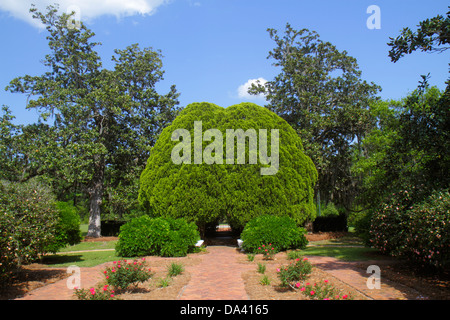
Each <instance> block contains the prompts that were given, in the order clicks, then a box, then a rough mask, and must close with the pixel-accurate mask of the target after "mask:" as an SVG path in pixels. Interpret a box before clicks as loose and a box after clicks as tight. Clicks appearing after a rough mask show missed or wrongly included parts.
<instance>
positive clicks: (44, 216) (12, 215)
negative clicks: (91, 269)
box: [0, 179, 58, 282]
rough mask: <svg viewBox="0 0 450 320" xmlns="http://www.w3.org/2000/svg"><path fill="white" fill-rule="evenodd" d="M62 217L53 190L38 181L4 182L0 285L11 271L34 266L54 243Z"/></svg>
mask: <svg viewBox="0 0 450 320" xmlns="http://www.w3.org/2000/svg"><path fill="white" fill-rule="evenodd" d="M57 223H58V213H57V210H56V208H55V198H54V195H53V194H52V192H51V189H50V188H49V187H48V186H47V185H45V184H42V183H41V182H39V181H38V180H36V179H33V180H29V181H27V182H24V183H12V182H11V183H10V182H6V181H0V230H1V234H0V244H1V246H0V251H1V260H0V271H1V272H0V282H2V281H1V280H3V281H6V280H8V278H9V276H10V275H11V271H12V270H13V269H14V268H15V267H17V266H19V265H22V264H26V263H31V262H34V261H35V260H36V259H38V258H39V257H41V256H42V255H43V254H44V253H46V252H47V249H46V248H47V246H48V245H49V243H51V242H52V241H53V239H54V234H55V231H56V225H57Z"/></svg>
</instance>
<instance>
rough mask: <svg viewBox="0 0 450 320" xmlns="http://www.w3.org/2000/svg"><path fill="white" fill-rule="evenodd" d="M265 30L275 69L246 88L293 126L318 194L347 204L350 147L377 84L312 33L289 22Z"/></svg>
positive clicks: (352, 192) (366, 125)
mask: <svg viewBox="0 0 450 320" xmlns="http://www.w3.org/2000/svg"><path fill="white" fill-rule="evenodd" d="M268 32H269V34H270V37H271V39H272V40H273V41H274V42H275V48H274V49H273V50H272V51H270V52H269V56H268V58H270V59H273V60H274V66H276V67H279V69H280V73H279V74H278V75H277V76H276V77H275V78H274V79H273V80H271V81H268V82H266V83H265V84H264V86H263V85H259V86H253V87H252V89H251V90H250V91H249V93H251V94H259V93H264V94H265V97H266V99H267V101H268V102H269V103H268V105H267V107H268V108H269V109H270V110H272V111H274V112H275V113H276V114H278V115H279V116H281V117H282V118H283V119H285V120H286V121H287V122H288V123H289V124H290V125H291V126H292V127H293V128H294V129H295V130H296V132H297V133H298V135H299V136H300V138H301V140H302V142H303V145H304V148H305V153H306V155H307V156H309V157H310V158H311V159H312V161H313V162H314V164H315V165H316V167H317V170H318V173H319V176H318V184H317V190H318V191H319V192H320V194H321V197H322V199H323V200H326V201H328V200H330V199H333V201H335V203H336V204H337V205H339V206H341V205H345V206H347V207H349V206H350V205H351V203H352V201H353V199H354V197H355V196H356V195H357V191H358V190H357V188H355V185H357V183H358V182H359V181H358V180H357V179H353V177H352V176H351V175H350V169H351V164H352V163H351V150H352V149H353V148H358V142H359V141H360V140H361V139H362V138H363V137H364V135H365V133H366V132H368V130H369V129H370V128H371V126H372V123H371V122H372V121H371V118H370V113H369V110H368V106H369V104H370V102H371V101H373V100H375V99H377V98H376V96H375V95H376V93H377V92H378V91H379V89H380V88H379V87H378V86H376V85H375V84H374V83H367V82H366V81H363V80H362V79H361V71H360V70H359V68H358V64H357V61H356V59H355V58H353V57H351V56H349V55H348V53H347V52H346V51H345V50H344V51H340V50H338V48H337V47H336V46H334V45H333V44H331V43H329V42H326V41H323V40H321V39H320V37H319V35H318V34H317V33H316V32H314V31H310V30H308V29H302V30H295V29H293V28H292V27H291V25H290V24H287V25H286V28H285V32H284V34H282V35H280V34H279V32H278V31H277V30H274V29H268ZM355 141H356V143H355Z"/></svg>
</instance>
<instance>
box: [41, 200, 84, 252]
mask: <svg viewBox="0 0 450 320" xmlns="http://www.w3.org/2000/svg"><path fill="white" fill-rule="evenodd" d="M56 208H57V210H58V216H59V221H58V224H57V225H56V233H55V237H54V240H53V241H52V243H51V244H50V245H49V246H47V250H48V251H49V252H57V251H58V250H59V249H60V248H63V247H65V246H67V245H71V246H73V245H74V244H77V243H80V241H81V231H80V216H79V215H78V210H77V208H76V207H75V206H73V204H71V203H70V202H63V201H58V202H56Z"/></svg>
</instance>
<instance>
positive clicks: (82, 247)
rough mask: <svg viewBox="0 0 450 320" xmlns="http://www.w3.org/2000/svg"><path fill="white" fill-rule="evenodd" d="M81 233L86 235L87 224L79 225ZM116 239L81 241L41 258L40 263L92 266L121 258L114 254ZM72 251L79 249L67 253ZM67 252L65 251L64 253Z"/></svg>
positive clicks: (57, 266) (61, 266) (56, 266)
mask: <svg viewBox="0 0 450 320" xmlns="http://www.w3.org/2000/svg"><path fill="white" fill-rule="evenodd" d="M80 230H81V234H82V236H83V237H85V236H86V234H87V230H88V225H87V224H82V225H80ZM116 243H117V240H113V241H95V242H81V243H78V244H76V245H73V246H68V247H65V248H62V249H60V250H59V252H58V254H55V255H48V256H46V257H44V258H43V260H42V263H43V264H45V265H46V266H47V267H55V268H64V267H68V266H71V265H76V266H78V267H93V266H96V265H99V264H102V263H105V262H109V261H114V260H118V259H121V258H122V257H118V256H117V255H116V252H115V250H111V249H114V248H115V246H116ZM88 250H110V251H93V252H85V251H88ZM72 251H79V252H76V253H68V252H72ZM66 252H67V253H66Z"/></svg>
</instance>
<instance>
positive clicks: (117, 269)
mask: <svg viewBox="0 0 450 320" xmlns="http://www.w3.org/2000/svg"><path fill="white" fill-rule="evenodd" d="M113 264H114V265H113V266H112V267H107V268H106V270H105V271H103V273H104V274H105V277H106V282H107V283H108V285H111V286H113V287H114V288H115V289H117V290H126V289H128V287H129V286H131V285H135V286H137V285H138V284H139V283H143V282H145V281H147V280H148V279H150V278H151V277H152V275H153V273H152V272H151V270H150V268H148V266H147V264H146V262H145V259H142V260H141V261H139V260H134V261H132V262H130V261H127V260H123V261H121V260H119V261H114V262H113Z"/></svg>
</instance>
